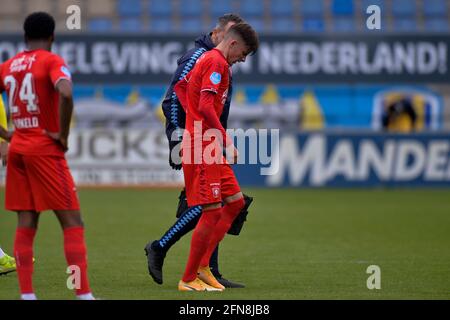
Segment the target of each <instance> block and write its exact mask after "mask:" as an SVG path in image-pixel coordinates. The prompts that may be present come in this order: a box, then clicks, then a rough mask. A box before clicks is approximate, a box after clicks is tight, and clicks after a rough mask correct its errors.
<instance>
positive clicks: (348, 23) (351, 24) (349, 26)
mask: <svg viewBox="0 0 450 320" xmlns="http://www.w3.org/2000/svg"><path fill="white" fill-rule="evenodd" d="M354 31H355V21H354V19H353V18H352V17H349V18H334V20H333V32H354Z"/></svg>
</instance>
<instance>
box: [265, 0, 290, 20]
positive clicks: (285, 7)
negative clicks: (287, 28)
mask: <svg viewBox="0 0 450 320" xmlns="http://www.w3.org/2000/svg"><path fill="white" fill-rule="evenodd" d="M294 12H295V9H294V3H293V0H271V1H270V14H271V16H272V17H275V16H277V17H278V16H292V14H293V13H294Z"/></svg>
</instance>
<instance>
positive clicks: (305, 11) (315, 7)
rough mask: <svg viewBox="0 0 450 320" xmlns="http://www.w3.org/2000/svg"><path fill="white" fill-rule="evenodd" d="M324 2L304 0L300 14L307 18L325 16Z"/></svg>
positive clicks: (320, 0) (321, 0)
mask: <svg viewBox="0 0 450 320" xmlns="http://www.w3.org/2000/svg"><path fill="white" fill-rule="evenodd" d="M323 12H324V5H323V0H303V1H302V2H301V4H300V14H302V15H303V16H305V17H319V16H323Z"/></svg>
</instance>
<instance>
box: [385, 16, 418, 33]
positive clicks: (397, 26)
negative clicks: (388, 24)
mask: <svg viewBox="0 0 450 320" xmlns="http://www.w3.org/2000/svg"><path fill="white" fill-rule="evenodd" d="M391 31H394V32H414V31H417V22H416V19H412V18H403V19H400V18H397V19H394V26H393V29H392V30H391Z"/></svg>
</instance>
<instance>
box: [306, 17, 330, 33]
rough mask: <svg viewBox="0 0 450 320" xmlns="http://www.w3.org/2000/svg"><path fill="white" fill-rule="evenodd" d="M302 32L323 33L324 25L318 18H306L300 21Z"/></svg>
mask: <svg viewBox="0 0 450 320" xmlns="http://www.w3.org/2000/svg"><path fill="white" fill-rule="evenodd" d="M302 29H303V31H309V32H323V31H325V23H324V21H323V19H320V18H307V19H304V20H303V21H302Z"/></svg>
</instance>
